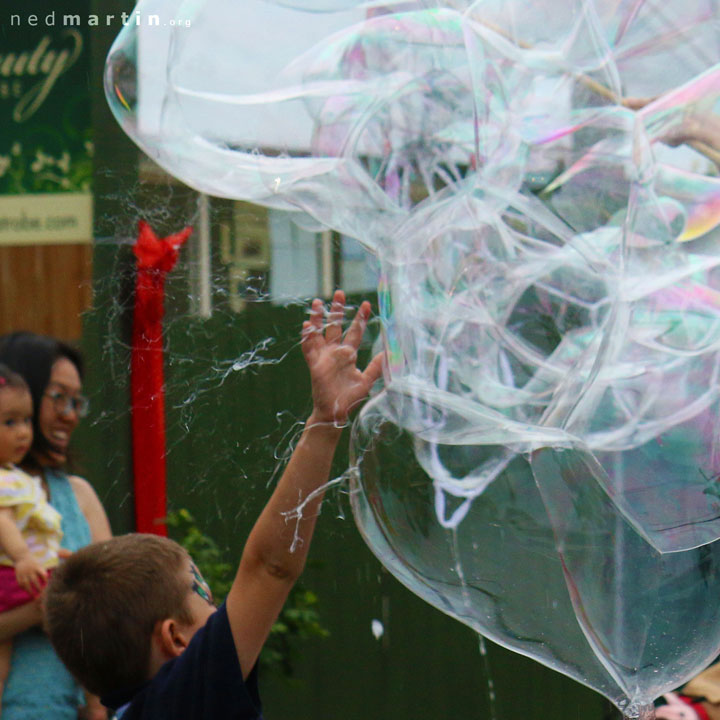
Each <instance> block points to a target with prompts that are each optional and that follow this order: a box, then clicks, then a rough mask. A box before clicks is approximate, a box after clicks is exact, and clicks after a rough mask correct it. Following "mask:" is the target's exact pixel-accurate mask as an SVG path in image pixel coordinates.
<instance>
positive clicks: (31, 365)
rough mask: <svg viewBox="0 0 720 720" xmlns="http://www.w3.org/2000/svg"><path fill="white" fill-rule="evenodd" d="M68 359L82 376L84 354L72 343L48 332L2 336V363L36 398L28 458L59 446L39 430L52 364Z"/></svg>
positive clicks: (33, 398) (34, 398)
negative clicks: (48, 334) (62, 340)
mask: <svg viewBox="0 0 720 720" xmlns="http://www.w3.org/2000/svg"><path fill="white" fill-rule="evenodd" d="M60 358H67V359H68V360H69V361H70V362H71V363H72V364H73V365H74V366H75V368H76V369H77V371H78V375H80V379H82V377H83V360H82V355H81V354H80V353H79V352H78V351H77V350H76V349H75V348H73V347H71V346H70V345H67V344H66V343H64V342H61V341H60V340H56V339H55V338H52V337H49V336H47V335H38V334H37V333H33V332H25V331H20V332H14V333H10V334H9V335H3V336H2V337H0V363H3V364H4V365H7V367H9V368H10V369H11V370H13V371H15V372H16V373H18V374H20V375H22V377H23V378H24V380H25V382H26V383H27V385H28V388H29V389H30V395H32V401H33V444H32V447H31V448H30V452H29V453H28V455H27V460H29V461H33V460H34V461H35V462H36V461H37V458H38V457H41V456H43V455H46V454H47V452H48V451H57V448H55V447H54V446H53V444H52V443H51V442H50V441H49V440H48V439H47V438H46V437H45V436H44V435H43V434H42V433H41V432H40V428H39V426H38V415H39V411H40V403H41V402H42V398H43V395H44V393H45V390H46V388H47V386H48V383H49V382H50V374H51V372H52V367H53V365H54V364H55V363H56V362H57V361H58V360H59V359H60Z"/></svg>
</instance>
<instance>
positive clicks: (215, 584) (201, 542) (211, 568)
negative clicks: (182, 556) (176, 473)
mask: <svg viewBox="0 0 720 720" xmlns="http://www.w3.org/2000/svg"><path fill="white" fill-rule="evenodd" d="M165 522H166V523H167V526H168V531H169V533H170V537H172V539H173V540H175V541H176V542H178V543H180V545H182V546H183V547H184V548H185V549H186V550H187V551H188V553H190V556H191V557H192V559H193V560H194V561H195V564H196V565H197V566H198V569H199V570H200V572H201V573H202V575H203V577H204V578H205V580H206V581H207V584H208V585H209V586H210V590H212V594H213V597H214V598H215V602H216V603H221V602H222V601H223V600H224V599H225V598H226V597H227V594H228V593H229V592H230V586H231V585H232V581H233V576H234V573H233V570H234V568H233V566H232V565H231V564H230V563H229V562H226V561H225V558H224V556H223V552H222V550H220V548H219V547H218V545H217V543H216V542H215V541H214V540H213V539H212V538H211V537H210V536H209V535H206V534H205V533H203V531H202V530H201V529H200V528H199V527H198V526H197V522H196V520H195V518H194V517H193V516H192V514H191V513H190V511H189V510H185V509H184V508H181V509H180V510H176V511H175V512H171V513H170V514H169V515H168V516H167V518H166V519H165Z"/></svg>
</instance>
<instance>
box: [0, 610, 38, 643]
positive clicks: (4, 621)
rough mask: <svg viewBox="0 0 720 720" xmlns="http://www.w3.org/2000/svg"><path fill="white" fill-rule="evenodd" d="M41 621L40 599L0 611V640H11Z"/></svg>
mask: <svg viewBox="0 0 720 720" xmlns="http://www.w3.org/2000/svg"><path fill="white" fill-rule="evenodd" d="M42 621H43V614H42V607H41V603H40V600H34V601H33V602H29V603H26V604H25V605H20V606H18V607H16V608H13V609H12V610H8V611H7V612H4V613H0V642H6V641H8V640H12V639H13V638H14V637H15V635H18V634H20V633H21V632H25V630H29V629H30V628H31V627H34V626H35V625H40V624H41V623H42Z"/></svg>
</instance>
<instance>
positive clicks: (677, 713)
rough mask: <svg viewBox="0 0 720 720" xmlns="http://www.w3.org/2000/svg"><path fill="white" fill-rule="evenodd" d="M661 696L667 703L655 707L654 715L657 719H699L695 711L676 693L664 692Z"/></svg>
mask: <svg viewBox="0 0 720 720" xmlns="http://www.w3.org/2000/svg"><path fill="white" fill-rule="evenodd" d="M663 697H664V698H665V700H666V702H667V705H661V706H660V707H659V708H655V717H656V718H658V720H699V718H700V716H699V715H698V713H697V711H696V710H695V709H693V708H692V707H691V706H690V705H688V704H687V703H686V702H683V701H682V700H681V699H680V698H679V697H678V695H677V694H676V693H666V694H665V695H663Z"/></svg>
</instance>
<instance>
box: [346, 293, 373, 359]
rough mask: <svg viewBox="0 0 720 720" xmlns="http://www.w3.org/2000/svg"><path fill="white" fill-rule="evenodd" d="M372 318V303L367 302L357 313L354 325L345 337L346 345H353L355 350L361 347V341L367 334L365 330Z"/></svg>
mask: <svg viewBox="0 0 720 720" xmlns="http://www.w3.org/2000/svg"><path fill="white" fill-rule="evenodd" d="M369 317H370V303H369V302H368V301H367V300H365V301H364V302H363V303H362V304H361V305H360V307H359V309H358V311H357V312H356V313H355V317H354V318H353V321H352V324H351V325H350V327H349V328H348V331H347V333H346V335H345V343H346V344H347V345H352V346H353V347H354V348H355V349H357V348H358V347H360V341H361V340H362V337H363V335H364V334H365V328H366V327H367V322H368V319H369Z"/></svg>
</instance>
